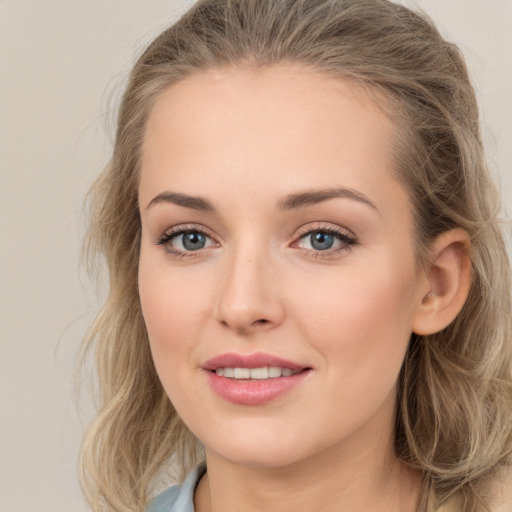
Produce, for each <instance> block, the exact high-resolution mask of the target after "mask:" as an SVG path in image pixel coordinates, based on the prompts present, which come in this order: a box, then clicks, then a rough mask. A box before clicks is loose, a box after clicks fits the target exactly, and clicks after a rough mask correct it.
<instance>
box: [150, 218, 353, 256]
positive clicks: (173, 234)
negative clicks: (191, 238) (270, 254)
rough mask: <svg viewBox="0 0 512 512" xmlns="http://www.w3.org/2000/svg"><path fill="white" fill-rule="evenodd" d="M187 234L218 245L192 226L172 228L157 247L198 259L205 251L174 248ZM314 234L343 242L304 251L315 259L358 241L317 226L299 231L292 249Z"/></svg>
mask: <svg viewBox="0 0 512 512" xmlns="http://www.w3.org/2000/svg"><path fill="white" fill-rule="evenodd" d="M187 233H199V234H201V235H203V236H205V237H207V238H208V239H210V240H212V241H213V242H214V244H218V243H217V242H215V240H214V238H213V237H212V236H210V235H209V234H208V232H207V231H206V230H205V229H202V228H201V227H200V226H197V225H191V226H176V227H175V228H172V229H171V230H170V231H167V232H166V233H164V234H163V235H162V236H161V237H159V238H158V239H157V240H156V241H155V245H159V246H163V247H164V250H165V251H166V252H167V253H168V254H170V255H171V256H173V257H176V258H178V259H185V258H196V257H198V256H201V254H202V252H203V251H204V249H198V250H196V251H181V250H179V249H176V248H174V247H173V246H172V243H171V242H172V240H173V239H175V238H177V237H179V236H180V235H186V234H187ZM313 233H324V234H327V235H331V236H333V237H334V238H336V239H337V240H338V241H340V242H341V244H342V245H341V247H338V248H336V249H334V250H332V249H327V250H325V251H321V250H315V249H305V248H303V251H304V252H305V253H306V254H307V255H308V256H310V257H313V258H318V259H320V258H329V257H332V256H334V255H337V254H339V253H341V252H345V251H349V250H350V249H351V248H352V247H353V246H354V245H356V244H357V243H358V242H357V239H356V237H355V236H354V235H352V234H349V232H347V231H346V230H342V229H339V228H334V227H332V226H321V225H320V226H317V227H314V228H310V227H308V228H302V229H300V230H299V233H298V237H297V241H296V242H294V243H293V244H292V245H291V247H297V245H298V244H299V242H300V241H301V240H303V239H305V238H306V237H307V236H311V235H312V234H313Z"/></svg>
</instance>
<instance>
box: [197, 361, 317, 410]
mask: <svg viewBox="0 0 512 512" xmlns="http://www.w3.org/2000/svg"><path fill="white" fill-rule="evenodd" d="M309 371H310V370H309V369H307V370H303V371H301V372H300V373H297V374H295V375H291V376H290V377H276V378H275V379H262V380H257V379H255V380H236V379H228V378H226V377H221V376H220V375H217V374H216V373H215V372H211V371H208V372H207V373H208V380H209V382H210V386H211V387H212V389H213V391H215V393H217V394H218V395H219V396H220V397H221V398H223V399H224V400H227V401H228V402H231V403H234V404H239V405H263V404H266V403H268V402H271V401H272V400H275V399H276V398H278V397H280V396H282V395H284V394H285V393H288V392H289V391H291V390H292V389H293V388H295V387H296V386H298V385H299V384H300V383H301V382H302V381H303V380H304V378H305V377H306V375H307V374H308V373H309Z"/></svg>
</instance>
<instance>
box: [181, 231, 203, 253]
mask: <svg viewBox="0 0 512 512" xmlns="http://www.w3.org/2000/svg"><path fill="white" fill-rule="evenodd" d="M176 238H177V239H180V238H181V245H182V246H183V248H184V249H186V250H187V251H197V250H199V249H203V248H204V246H205V245H206V236H205V235H203V233H199V232H197V231H190V232H188V233H183V234H181V235H178V236H177V237H176Z"/></svg>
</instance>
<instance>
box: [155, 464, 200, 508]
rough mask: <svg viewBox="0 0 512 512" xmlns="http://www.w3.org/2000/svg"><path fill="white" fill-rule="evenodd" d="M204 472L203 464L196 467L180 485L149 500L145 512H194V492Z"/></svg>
mask: <svg viewBox="0 0 512 512" xmlns="http://www.w3.org/2000/svg"><path fill="white" fill-rule="evenodd" d="M205 472H206V466H205V464H200V465H199V466H197V467H196V468H195V469H194V470H193V471H192V472H191V473H189V475H188V476H187V478H186V479H185V481H184V482H183V483H182V484H181V485H173V486H172V487H169V488H168V489H166V490H165V491H163V492H161V493H160V494H158V496H156V497H155V498H154V499H153V500H151V502H150V503H149V505H148V507H147V509H146V512H194V491H195V488H196V485H197V483H198V482H199V480H200V479H201V477H202V476H203V475H204V474H205Z"/></svg>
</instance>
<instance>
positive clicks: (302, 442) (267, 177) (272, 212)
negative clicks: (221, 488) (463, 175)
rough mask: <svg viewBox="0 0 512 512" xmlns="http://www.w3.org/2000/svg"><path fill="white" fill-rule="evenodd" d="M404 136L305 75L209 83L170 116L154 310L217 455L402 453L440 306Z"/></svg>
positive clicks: (215, 77) (151, 246) (243, 76)
mask: <svg viewBox="0 0 512 512" xmlns="http://www.w3.org/2000/svg"><path fill="white" fill-rule="evenodd" d="M393 133H394V130H393V125H392V124H391V123H390V121H389V120H388V119H387V118H386V117H385V115H384V114H383V113H382V112H381V111H380V109H379V107H378V105H377V104H376V100H375V98H374V97H371V96H369V95H368V93H366V92H364V91H362V90H361V89H359V88H358V87H356V86H355V85H354V84H351V83H349V82H344V81H340V80H334V79H332V78H328V77H325V76H323V75H320V74H318V73H314V72H311V71H308V70H305V69H301V68H296V67H284V66H283V67H276V68H271V69H268V70H264V71H261V70H260V71H254V70H250V69H247V70H233V69H220V70H214V71H208V72H203V73H201V74H197V75H195V76H192V77H190V78H187V79H186V80H184V81H182V82H180V83H178V84H177V85H175V86H173V87H172V88H170V89H169V90H168V91H167V92H166V93H165V94H163V95H162V96H161V97H160V98H159V100H158V102H157V103H156V105H155V107H154V109H153V110H152V113H151V115H150V117H149V120H148V123H147V128H146V138H145V142H144V146H143V153H142V171H141V179H140V189H139V199H140V210H141V212H140V213H141V218H142V242H141V252H140V266H139V287H140V300H141V304H142V310H143V315H144V319H145V322H146V325H147V329H148V333H149V339H150V345H151V350H152V354H153V358H154V361H155V365H156V368H157V372H158V374H159V377H160V379H161V381H162V384H163V386H164V388H165V390H166V392H167V393H168V395H169V397H170V399H171V400H172V402H173V404H174V406H175V407H176V409H177V411H178V413H179V414H180V416H181V417H182V418H183V420H184V421H185V423H186V424H187V425H188V427H189V428H190V429H191V430H192V432H193V433H194V434H195V435H196V436H197V437H198V438H199V439H200V440H201V441H202V442H203V443H204V444H205V447H206V450H207V453H211V454H215V455H217V456H218V457H221V458H223V459H225V460H227V461H231V462H234V463H238V464H247V465H259V466H279V465H286V464H292V463H294V462H297V461H299V460H305V459H307V458H308V457H312V456H315V455H317V454H320V453H323V452H325V451H326V450H331V451H332V450H335V449H340V450H345V449H347V450H348V449H360V448H361V447H362V446H369V445H370V444H372V443H368V441H369V440H370V439H376V438H378V439H386V442H390V441H389V439H390V435H388V434H389V433H390V432H391V430H392V424H393V414H394V407H395V395H396V383H397V378H398V374H399V371H400V367H401V365H402V361H403V358H404V354H405V351H406V348H407V344H408V341H409V338H410V334H411V331H412V327H411V326H412V324H413V320H414V316H415V311H416V308H417V305H418V303H419V302H420V300H421V297H422V295H423V294H424V293H425V290H424V289H423V287H424V286H423V282H422V278H421V277H420V275H419V273H418V271H417V265H416V261H415V258H414V242H413V224H412V214H411V208H410V205H409V203H408V196H407V193H406V191H405V189H404V188H403V187H402V185H401V184H400V183H399V182H398V181H397V179H396V178H395V176H394V173H393V165H394V164H393V158H392V153H391V145H392V138H393ZM383 433H384V435H383ZM386 433H387V434H386Z"/></svg>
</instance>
